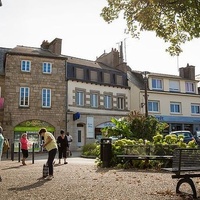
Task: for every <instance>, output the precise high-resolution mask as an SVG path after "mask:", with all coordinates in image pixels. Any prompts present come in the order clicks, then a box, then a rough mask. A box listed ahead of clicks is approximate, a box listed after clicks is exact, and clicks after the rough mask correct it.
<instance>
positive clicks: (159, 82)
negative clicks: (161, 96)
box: [152, 78, 163, 90]
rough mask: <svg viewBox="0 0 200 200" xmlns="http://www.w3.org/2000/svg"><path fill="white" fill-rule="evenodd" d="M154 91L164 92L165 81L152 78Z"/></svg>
mask: <svg viewBox="0 0 200 200" xmlns="http://www.w3.org/2000/svg"><path fill="white" fill-rule="evenodd" d="M154 82H155V86H154ZM152 89H154V90H163V80H162V79H157V78H152Z"/></svg>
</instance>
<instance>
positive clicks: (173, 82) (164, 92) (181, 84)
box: [128, 65, 200, 133]
mask: <svg viewBox="0 0 200 200" xmlns="http://www.w3.org/2000/svg"><path fill="white" fill-rule="evenodd" d="M179 70H180V71H179V76H175V75H169V74H158V73H152V72H150V73H149V76H148V90H147V92H148V114H149V115H153V116H155V117H156V118H157V119H158V120H159V121H162V122H166V123H168V124H169V128H168V129H167V130H166V133H168V132H170V131H174V130H190V131H191V132H192V133H193V132H194V131H197V130H200V95H199V93H198V81H197V80H195V67H194V66H191V65H187V66H186V67H182V68H180V69H179ZM141 73H142V72H138V71H132V72H129V75H128V76H129V80H130V81H129V83H130V84H131V85H129V86H130V88H131V90H132V91H131V94H132V97H131V99H133V98H134V97H135V98H136V99H137V101H134V104H131V109H136V110H140V111H141V112H142V113H144V112H145V110H144V107H145V106H144V105H145V98H144V95H145V89H144V80H143V77H142V74H141ZM132 102H133V101H132Z"/></svg>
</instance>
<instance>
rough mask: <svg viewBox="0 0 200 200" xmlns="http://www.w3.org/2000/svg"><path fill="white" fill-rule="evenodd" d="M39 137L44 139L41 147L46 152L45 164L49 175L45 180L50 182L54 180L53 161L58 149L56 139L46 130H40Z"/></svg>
mask: <svg viewBox="0 0 200 200" xmlns="http://www.w3.org/2000/svg"><path fill="white" fill-rule="evenodd" d="M39 135H40V136H41V137H44V144H43V147H44V148H46V150H47V151H48V160H47V164H48V167H49V175H48V176H47V177H46V178H45V179H46V180H52V179H53V178H54V176H53V161H54V159H55V156H56V153H57V149H58V147H57V143H56V139H55V137H54V136H53V134H52V133H50V132H48V131H47V129H46V128H42V129H40V131H39Z"/></svg>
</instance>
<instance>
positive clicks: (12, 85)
mask: <svg viewBox="0 0 200 200" xmlns="http://www.w3.org/2000/svg"><path fill="white" fill-rule="evenodd" d="M61 42H62V40H61V39H58V38H56V39H55V40H54V41H52V42H51V43H48V42H47V41H44V42H43V43H42V45H41V48H32V47H25V46H17V47H15V48H13V49H11V50H10V51H8V52H7V53H6V55H5V67H4V70H5V71H4V94H3V98H4V105H3V114H4V116H3V121H2V122H1V123H2V126H3V128H4V130H5V131H4V134H5V136H6V137H7V138H9V139H11V140H12V141H15V142H16V145H17V142H18V141H19V137H20V136H21V133H23V132H27V133H28V135H29V139H30V140H31V141H32V142H35V143H37V144H36V149H39V148H40V147H39V142H40V141H39V138H38V130H39V129H40V128H41V127H46V128H47V129H48V130H49V131H51V132H53V133H54V134H57V132H58V131H60V129H61V128H65V119H66V94H65V91H66V81H65V65H66V64H65V60H66V58H65V57H63V56H61Z"/></svg>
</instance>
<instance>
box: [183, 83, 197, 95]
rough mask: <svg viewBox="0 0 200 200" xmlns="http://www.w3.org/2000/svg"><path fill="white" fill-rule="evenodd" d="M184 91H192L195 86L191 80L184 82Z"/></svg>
mask: <svg viewBox="0 0 200 200" xmlns="http://www.w3.org/2000/svg"><path fill="white" fill-rule="evenodd" d="M185 91H186V92H188V93H194V92H195V87H194V83H193V82H186V83H185Z"/></svg>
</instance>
